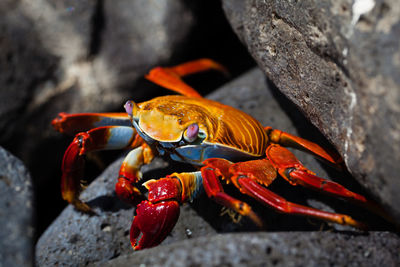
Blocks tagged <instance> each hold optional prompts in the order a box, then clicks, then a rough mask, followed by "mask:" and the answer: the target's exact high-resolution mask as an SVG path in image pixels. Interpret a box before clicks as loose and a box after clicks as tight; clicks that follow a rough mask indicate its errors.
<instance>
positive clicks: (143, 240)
mask: <svg viewBox="0 0 400 267" xmlns="http://www.w3.org/2000/svg"><path fill="white" fill-rule="evenodd" d="M143 185H144V186H145V187H146V188H147V190H148V191H149V194H148V200H145V201H142V202H141V203H140V204H139V205H138V206H137V209H136V213H137V215H136V216H135V218H134V220H133V222H132V226H131V230H130V239H131V245H132V247H133V249H135V250H140V249H144V248H150V247H154V246H157V245H158V244H160V243H161V242H162V241H163V240H164V239H165V238H166V237H167V235H168V234H169V233H170V232H171V230H172V229H173V228H174V226H175V224H176V222H177V221H178V218H179V211H180V210H179V205H181V204H182V203H184V202H186V201H189V200H192V199H193V198H194V197H196V195H197V194H198V193H199V191H201V189H202V178H201V173H200V172H190V173H173V174H171V175H168V176H167V177H165V178H161V179H159V180H149V181H147V182H146V183H144V184H143Z"/></svg>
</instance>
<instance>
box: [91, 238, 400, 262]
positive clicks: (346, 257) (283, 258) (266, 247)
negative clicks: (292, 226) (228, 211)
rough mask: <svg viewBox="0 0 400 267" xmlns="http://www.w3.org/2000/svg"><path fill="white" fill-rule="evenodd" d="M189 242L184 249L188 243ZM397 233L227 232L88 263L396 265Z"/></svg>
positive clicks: (399, 243)
mask: <svg viewBox="0 0 400 267" xmlns="http://www.w3.org/2000/svg"><path fill="white" fill-rule="evenodd" d="M188 248H189V249H188ZM399 249H400V239H399V238H398V236H397V235H396V234H393V233H388V232H371V233H368V234H366V235H348V234H345V233H332V232H312V233H305V232H286V233H251V234H226V235H220V234H219V235H215V236H211V237H201V238H197V239H194V240H185V241H182V242H178V243H175V244H171V245H168V246H163V247H156V248H153V249H148V250H143V251H140V252H138V253H135V254H132V255H125V256H121V257H119V258H116V259H114V260H111V261H110V262H108V263H106V264H104V263H102V264H94V265H93V266H107V267H111V266H118V267H125V266H285V267H286V266H391V267H394V266H397V265H398V264H399V263H400V255H399V253H398V251H399Z"/></svg>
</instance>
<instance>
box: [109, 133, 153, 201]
mask: <svg viewBox="0 0 400 267" xmlns="http://www.w3.org/2000/svg"><path fill="white" fill-rule="evenodd" d="M140 140H143V139H141V138H140ZM154 156H155V155H154V153H153V150H152V149H151V148H150V147H149V146H148V145H147V144H146V143H144V142H143V143H142V145H141V146H138V147H136V148H135V149H133V150H132V151H130V152H129V153H128V155H127V156H126V157H125V159H124V161H123V162H122V164H121V168H120V170H119V176H118V182H117V183H116V184H115V192H116V193H117V195H118V197H119V198H120V199H121V200H124V201H125V202H127V203H129V204H132V205H137V204H138V203H139V202H140V201H142V200H144V198H143V196H142V194H141V193H140V191H139V189H138V188H137V187H136V183H138V182H139V181H140V179H141V178H142V173H141V172H140V168H141V167H142V166H143V165H144V164H149V163H150V162H151V161H152V160H153V159H154Z"/></svg>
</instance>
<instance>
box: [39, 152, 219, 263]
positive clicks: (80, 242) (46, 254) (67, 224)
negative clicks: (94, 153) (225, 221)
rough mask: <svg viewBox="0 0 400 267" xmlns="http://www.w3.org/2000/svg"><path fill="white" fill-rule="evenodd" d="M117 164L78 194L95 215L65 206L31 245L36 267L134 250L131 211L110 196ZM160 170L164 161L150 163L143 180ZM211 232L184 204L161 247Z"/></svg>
mask: <svg viewBox="0 0 400 267" xmlns="http://www.w3.org/2000/svg"><path fill="white" fill-rule="evenodd" d="M121 163H122V159H119V160H117V161H116V162H114V163H113V164H112V165H110V166H109V167H108V168H107V169H106V170H105V171H104V172H103V174H102V175H100V176H99V177H98V178H97V179H96V180H95V181H94V182H93V183H91V184H90V186H89V187H88V188H87V189H86V190H85V191H84V192H83V193H82V194H81V199H82V200H84V201H87V202H88V204H89V205H90V206H91V207H93V208H94V211H95V212H96V215H93V216H90V215H87V214H82V213H81V212H79V211H77V210H75V209H74V208H73V207H72V206H68V207H67V208H66V209H65V210H64V211H63V212H62V213H61V214H60V216H59V217H58V218H57V219H56V220H55V221H54V222H53V224H52V225H51V226H50V227H49V228H48V229H47V230H46V231H45V232H44V233H43V235H42V236H41V237H40V239H39V241H38V242H37V245H36V264H37V266H82V265H87V264H89V263H93V262H106V261H108V260H110V259H112V258H115V257H117V256H119V255H124V254H131V253H133V252H134V251H133V249H132V247H131V245H130V242H129V229H130V226H131V223H132V219H133V211H134V210H133V208H132V207H130V206H129V205H126V204H124V203H122V202H121V201H120V200H119V199H118V198H117V197H116V195H115V193H114V186H115V182H116V179H117V177H118V171H119V168H120V166H121ZM165 167H167V163H166V162H164V161H162V160H158V159H157V160H155V161H154V162H152V163H151V164H150V165H148V166H145V167H144V168H143V172H144V178H143V179H150V178H159V177H163V176H162V175H161V174H160V171H157V169H160V168H165ZM157 174H158V175H157ZM166 174H168V173H165V174H164V176H165V175H166ZM150 175H151V177H149V176H150ZM214 233H215V230H213V228H211V227H210V226H209V225H208V223H206V222H205V221H204V220H203V219H202V218H201V217H199V216H198V215H196V213H195V212H194V211H193V210H192V209H191V208H190V207H189V206H188V205H184V206H182V207H181V216H180V219H179V221H178V222H177V225H176V226H175V228H174V230H173V231H172V233H171V234H170V236H168V237H167V239H166V240H165V241H164V243H163V244H169V243H173V242H176V241H178V240H185V239H188V238H195V237H200V236H206V235H211V234H214Z"/></svg>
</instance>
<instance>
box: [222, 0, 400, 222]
mask: <svg viewBox="0 0 400 267" xmlns="http://www.w3.org/2000/svg"><path fill="white" fill-rule="evenodd" d="M223 5H224V9H225V12H226V15H227V17H228V19H229V20H230V22H231V25H232V27H233V29H234V30H235V31H236V33H237V34H238V36H239V37H240V39H241V40H242V42H243V43H244V44H245V45H246V46H247V47H248V49H249V51H250V53H251V54H252V56H253V57H254V58H255V59H256V61H257V63H258V64H259V66H260V67H261V68H262V70H263V71H264V72H265V73H266V75H267V76H268V77H269V78H270V79H271V80H272V81H273V82H274V84H275V85H276V86H277V87H278V88H279V89H280V90H281V91H282V92H283V93H284V94H285V95H286V96H287V97H288V98H289V99H290V100H291V101H293V102H294V103H295V104H296V105H298V107H299V108H300V109H301V110H302V111H303V112H304V113H305V114H306V116H307V117H308V118H309V119H310V120H311V121H312V123H313V124H314V125H315V126H317V127H318V129H320V131H321V132H322V133H323V134H324V135H325V136H326V137H327V138H328V139H329V140H330V141H331V142H332V143H333V144H334V145H335V147H336V148H337V150H338V151H339V152H340V154H341V155H342V156H343V158H344V160H345V162H346V165H347V167H348V168H349V170H350V172H351V173H352V174H353V175H354V176H355V178H356V179H357V180H358V181H359V182H360V183H362V184H363V185H364V186H365V187H366V188H368V189H369V190H370V191H371V192H373V194H374V196H375V197H376V198H377V199H378V200H379V201H380V202H381V203H383V204H384V205H385V206H386V207H388V208H389V209H390V212H391V213H392V214H393V215H394V216H395V217H396V219H397V220H398V221H400V208H399V205H397V203H399V201H400V194H399V188H400V180H399V179H398V177H399V173H400V165H399V164H398V163H399V162H400V134H399V133H400V93H399V92H400V63H399V62H400V39H399V36H400V27H399V25H400V21H399V18H400V10H399V9H398V3H397V1H394V0H387V1H361V0H356V1H349V0H343V1H328V0H325V1H291V2H288V1H273V0H268V1H257V0H247V1H242V0H238V1H223Z"/></svg>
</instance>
